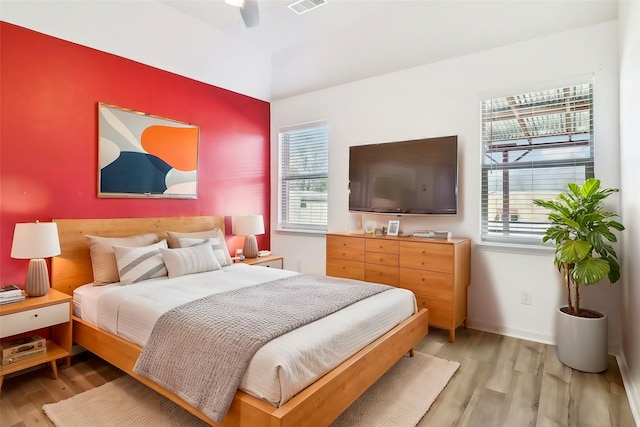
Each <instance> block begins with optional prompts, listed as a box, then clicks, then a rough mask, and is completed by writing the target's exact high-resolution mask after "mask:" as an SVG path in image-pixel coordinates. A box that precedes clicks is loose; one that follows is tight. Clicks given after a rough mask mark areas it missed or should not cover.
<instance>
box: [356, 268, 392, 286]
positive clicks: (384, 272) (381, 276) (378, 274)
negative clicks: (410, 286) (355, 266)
mask: <svg viewBox="0 0 640 427" xmlns="http://www.w3.org/2000/svg"><path fill="white" fill-rule="evenodd" d="M364 280H365V281H367V282H374V283H383V284H385V285H391V286H398V267H389V266H385V265H377V264H367V265H366V267H365V270H364Z"/></svg>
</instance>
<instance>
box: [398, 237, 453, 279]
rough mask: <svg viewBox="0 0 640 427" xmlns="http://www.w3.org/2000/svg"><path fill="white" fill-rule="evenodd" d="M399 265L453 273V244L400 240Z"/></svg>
mask: <svg viewBox="0 0 640 427" xmlns="http://www.w3.org/2000/svg"><path fill="white" fill-rule="evenodd" d="M400 267H408V268H417V269H421V270H429V271H440V272H442V273H453V269H454V249H453V245H446V244H437V243H432V244H425V243H413V242H400Z"/></svg>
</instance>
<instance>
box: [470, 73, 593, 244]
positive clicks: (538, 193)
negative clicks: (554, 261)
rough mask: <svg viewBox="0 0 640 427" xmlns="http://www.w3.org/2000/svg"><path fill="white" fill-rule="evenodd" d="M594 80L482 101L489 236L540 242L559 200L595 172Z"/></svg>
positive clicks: (486, 229) (485, 237)
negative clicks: (551, 206) (545, 203)
mask: <svg viewBox="0 0 640 427" xmlns="http://www.w3.org/2000/svg"><path fill="white" fill-rule="evenodd" d="M592 86H593V85H592V84H591V83H587V84H578V85H574V86H565V87H560V88H557V89H549V90H543V91H539V92H532V93H525V94H521V95H514V96H506V97H502V98H495V99H487V100H484V101H482V147H483V148H482V154H483V155H482V206H481V208H482V240H483V241H494V242H509V243H530V244H531V243H533V244H539V243H540V242H541V237H542V235H543V234H544V231H545V229H546V227H547V224H548V223H549V221H548V220H547V215H548V212H547V211H546V210H545V209H544V208H541V207H539V206H534V204H533V200H534V199H553V198H556V197H557V196H558V194H560V193H561V192H563V191H565V190H566V188H567V183H569V182H574V183H576V184H582V183H583V182H584V181H585V180H586V179H587V178H590V177H593V87H592Z"/></svg>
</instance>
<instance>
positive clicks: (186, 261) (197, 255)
mask: <svg viewBox="0 0 640 427" xmlns="http://www.w3.org/2000/svg"><path fill="white" fill-rule="evenodd" d="M160 253H161V254H162V257H163V258H164V264H165V265H166V266H167V271H168V272H169V277H170V278H171V277H178V276H184V275H185V274H193V273H201V272H203V271H214V270H220V268H221V267H220V263H219V262H218V260H217V259H216V258H215V257H214V256H213V249H211V245H197V246H192V247H190V248H180V249H162V248H161V249H160Z"/></svg>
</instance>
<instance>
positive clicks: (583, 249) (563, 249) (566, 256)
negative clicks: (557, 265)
mask: <svg viewBox="0 0 640 427" xmlns="http://www.w3.org/2000/svg"><path fill="white" fill-rule="evenodd" d="M592 247H593V246H591V243H589V242H587V241H584V240H571V239H568V240H565V241H564V242H562V244H561V245H560V246H559V248H557V249H556V255H557V256H558V259H560V260H562V262H564V263H569V264H574V263H577V262H580V261H582V260H583V259H584V258H585V257H586V256H587V255H588V254H589V253H590V252H591V248H592Z"/></svg>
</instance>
